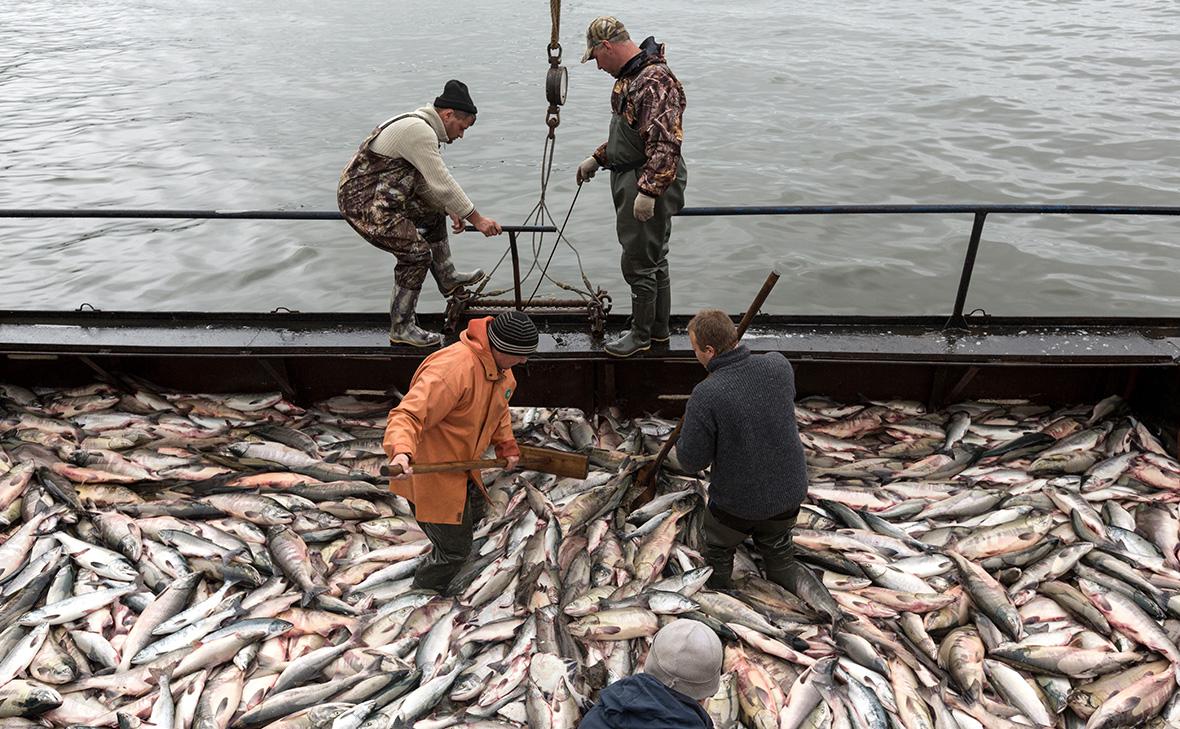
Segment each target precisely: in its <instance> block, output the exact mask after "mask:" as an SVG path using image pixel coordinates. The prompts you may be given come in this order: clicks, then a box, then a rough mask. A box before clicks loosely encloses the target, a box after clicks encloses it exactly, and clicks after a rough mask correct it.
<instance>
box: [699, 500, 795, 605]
mask: <svg viewBox="0 0 1180 729" xmlns="http://www.w3.org/2000/svg"><path fill="white" fill-rule="evenodd" d="M798 516H799V509H798V508H796V509H795V510H794V511H790V512H786V513H783V514H779V515H777V516H774V517H771V518H769V519H742V518H741V517H737V516H734V515H733V514H729V513H726V512H724V511H722V510H721V509H718V508H716V507H713V506H710V507H708V508H706V509H705V520H704V532H705V555H704V556H705V563H706V564H708V565H709V566H710V567H712V568H713V574H712V575H710V577H709V582H708V584H709V587H711V588H714V589H718V588H721V589H724V588H727V587H729V586H730V585H731V584H732V580H733V556H734V553H735V552H736V551H737V547H738V545H739V544H741V543H742V542H744V541H745V540H746V538H747V537H753V538H754V549H755V550H757V552H758V554H759V555H761V557H762V563H763V565H764V566H765V569H766V579H768V580H770V581H771V582H775V583H777V584H779V585H782V586H783V587H786V588H787V589H791V588H792V587H794V584H793V583H794V580H793V579H792V578H791V569H790V566H791V564H792V563H794V561H795V542H794V541H792V540H791V530H792V529H794V528H795V520H796V519H797V518H798Z"/></svg>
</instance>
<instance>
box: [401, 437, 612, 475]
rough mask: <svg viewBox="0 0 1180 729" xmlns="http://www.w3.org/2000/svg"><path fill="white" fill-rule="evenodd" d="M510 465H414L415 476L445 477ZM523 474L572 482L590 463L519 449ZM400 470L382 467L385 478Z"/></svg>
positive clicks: (493, 461) (500, 461)
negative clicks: (570, 479) (438, 475)
mask: <svg viewBox="0 0 1180 729" xmlns="http://www.w3.org/2000/svg"><path fill="white" fill-rule="evenodd" d="M507 465H508V461H507V460H506V459H504V458H485V459H482V460H475V461H444V462H443V463H415V464H413V468H414V473H443V472H447V471H475V470H478V469H481V468H497V467H499V468H503V467H504V466H507ZM518 467H519V468H520V469H521V470H524V471H540V472H541V473H552V474H555V475H557V476H567V477H569V478H586V475H587V474H588V473H589V471H590V459H589V458H588V457H587V456H585V455H583V454H581V453H570V452H569V451H559V450H555V449H553V448H536V447H533V446H526V445H522V446H520V465H519V466H518ZM401 472H402V470H401V467H400V466H382V467H381V475H382V476H400V475H401Z"/></svg>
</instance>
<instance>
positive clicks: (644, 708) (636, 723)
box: [578, 673, 713, 729]
mask: <svg viewBox="0 0 1180 729" xmlns="http://www.w3.org/2000/svg"><path fill="white" fill-rule="evenodd" d="M578 729H713V720H712V719H710V718H709V715H708V714H707V713H705V710H704V709H702V708H701V705H700V704H698V703H697V702H696V701H693V700H692V699H690V698H689V697H687V696H685V695H684V694H682V693H680V692H679V691H674V690H672V689H670V688H668V687H667V686H665V685H664V684H662V683H660V682H659V681H658V680H656V679H654V678H652V677H651V676H649V675H648V674H646V673H637V674H635V675H634V676H628V677H626V678H624V679H621V680H619V681H615V682H614V683H612V684H611V685H610V686H607V687H606V688H604V689H603V690H602V693H600V694H599V695H598V703H597V704H595V705H594V708H592V709H590V711H588V712H587V713H586V716H584V717H582V723H581V724H578Z"/></svg>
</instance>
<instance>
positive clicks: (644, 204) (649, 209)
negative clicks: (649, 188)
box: [634, 192, 656, 223]
mask: <svg viewBox="0 0 1180 729" xmlns="http://www.w3.org/2000/svg"><path fill="white" fill-rule="evenodd" d="M634 212H635V219H636V220H638V221H639V222H641V223H646V222H647V221H649V220H651V216H653V215H655V214H656V199H655V198H654V197H652V196H651V195H644V194H643V193H642V192H641V193H639V194H638V195H636V196H635V209H634Z"/></svg>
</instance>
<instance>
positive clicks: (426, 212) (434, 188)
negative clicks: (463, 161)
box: [336, 79, 501, 347]
mask: <svg viewBox="0 0 1180 729" xmlns="http://www.w3.org/2000/svg"><path fill="white" fill-rule="evenodd" d="M475 113H476V108H475V104H474V103H473V102H472V101H471V95H470V94H469V93H468V92H467V85H466V84H464V83H463V82H461V81H456V80H454V79H452V80H450V81H448V82H447V84H446V86H445V87H444V88H443V92H442V94H441V95H440V96H439V97H438V98H436V99H435V100H434V104H432V105H430V106H424V107H422V108H420V109H416V110H415V111H412V112H410V113H408V114H401V115H399V116H395V117H393V118H392V119H390V120H388V121H386V122H385V123H384V124H381V125H380V126H378V127H377V128H376V129H374V130H373V131H372V133H371V134H369V136H368V137H366V138H365V141H364V142H362V143H361V146H360V149H359V150H357V153H356V154H355V155H353V158H352V160H351V161H350V162H349V163H348V166H347V167H345V168H344V172H342V173H341V175H340V186H339V188H338V189H337V192H336V198H337V203H338V204H339V206H340V212H341V214H342V215H343V216H344V219H345V220H347V221H348V222H349V224H350V225H352V227H353V229H355V230H356V232H358V233H360V234H361V236H362V237H363V238H364V239H365V240H367V241H368V242H369V243H371V244H373V245H374V246H376V247H378V248H380V249H381V250H383V251H387V252H389V253H392V254H393V255H395V256H397V266H396V267H395V268H394V272H393V295H392V296H391V297H390V302H389V342H390V344H410V345H413V346H416V347H433V346H437V345H438V344H439V343H440V342H442V337H441V336H440V335H439V334H437V333H434V332H428V331H425V330H423V329H422V328H420V327H419V326H418V322H417V319H416V317H415V315H414V312H415V309H416V308H417V306H418V295H419V294H420V292H421V291H422V283H423V282H424V281H425V280H426V274H427V271H429V272H430V274H431V275H433V276H434V280H435V282H436V283H437V284H438V290H439V291H440V292H441V293H442V294H443V296H449V295H450V294H451V293H453V292H454V291H455V290H456V289H458V288H459V287H460V286H468V285H470V284H473V283H475V282H476V281H479V280H480V279H482V278H483V276H484V274H483V271H480V270H478V269H477V270H475V271H471V272H467V273H461V272H458V271H456V270H455V264H454V263H453V262H452V261H451V247H450V244H449V243H448V242H447V225H446V223H447V216H448V215H449V216H450V218H451V229H452V230H453V231H455V232H456V233H459V232H462V230H463V228H464V225H463V221H465V220H466V221H467V222H469V223H471V224H472V225H473V226H475V228H476V229H477V230H479V232H481V233H483V234H484V235H487V236H492V235H499V234H500V232H501V228H500V224H499V223H497V222H496V221H495V220H492V219H491V218H489V217H485V216H483V215H480V213H479V211H477V210H476V209H475V205H474V204H473V203H472V202H471V200H470V199H468V197H467V195H466V194H465V193H464V192H463V188H461V187H459V183H457V182H455V178H453V177H451V173H450V172H449V171H448V170H447V166H446V164H445V163H444V162H443V158H442V155H441V154H440V150H441V149H442V145H443V144H451V143H452V142H454V141H455V140H456V139H462V138H463V133H464V132H465V131H467V128H468V127H470V126H471V125H472V124H474V123H475Z"/></svg>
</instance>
